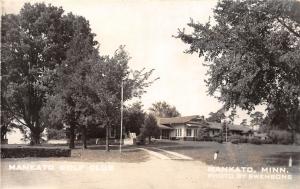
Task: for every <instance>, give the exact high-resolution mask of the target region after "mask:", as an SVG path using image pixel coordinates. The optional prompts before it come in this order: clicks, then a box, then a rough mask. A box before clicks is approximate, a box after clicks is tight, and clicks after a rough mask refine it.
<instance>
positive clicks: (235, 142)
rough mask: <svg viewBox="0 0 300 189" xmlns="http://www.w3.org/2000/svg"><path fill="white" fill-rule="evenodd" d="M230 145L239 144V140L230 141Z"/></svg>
mask: <svg viewBox="0 0 300 189" xmlns="http://www.w3.org/2000/svg"><path fill="white" fill-rule="evenodd" d="M231 143H232V144H238V143H240V140H239V139H232V140H231Z"/></svg>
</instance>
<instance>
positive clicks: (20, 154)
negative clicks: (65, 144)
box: [1, 146, 71, 158]
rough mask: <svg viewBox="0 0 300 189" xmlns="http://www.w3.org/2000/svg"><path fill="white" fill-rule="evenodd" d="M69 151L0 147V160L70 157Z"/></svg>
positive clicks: (66, 149) (62, 149) (65, 149)
mask: <svg viewBox="0 0 300 189" xmlns="http://www.w3.org/2000/svg"><path fill="white" fill-rule="evenodd" d="M70 156H71V150H70V149H68V148H54V147H30V146H22V147H1V158H24V157H70Z"/></svg>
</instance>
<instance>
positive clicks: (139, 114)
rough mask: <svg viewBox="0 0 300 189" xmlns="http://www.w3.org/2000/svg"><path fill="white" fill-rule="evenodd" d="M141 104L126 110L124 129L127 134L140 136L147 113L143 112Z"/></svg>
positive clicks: (133, 105) (137, 103) (132, 105)
mask: <svg viewBox="0 0 300 189" xmlns="http://www.w3.org/2000/svg"><path fill="white" fill-rule="evenodd" d="M142 108H143V105H142V103H141V102H136V103H133V104H131V105H130V106H128V107H126V108H125V109H124V127H125V131H126V132H132V133H136V135H139V134H140V129H141V127H142V126H143V123H144V120H145V116H146V114H145V112H144V111H143V109H142Z"/></svg>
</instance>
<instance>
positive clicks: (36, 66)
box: [1, 3, 96, 143]
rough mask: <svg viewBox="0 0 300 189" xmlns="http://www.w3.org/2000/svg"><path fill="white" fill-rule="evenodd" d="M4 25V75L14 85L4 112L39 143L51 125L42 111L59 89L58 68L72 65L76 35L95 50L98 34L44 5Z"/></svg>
mask: <svg viewBox="0 0 300 189" xmlns="http://www.w3.org/2000/svg"><path fill="white" fill-rule="evenodd" d="M1 24H2V25H1V26H2V27H1V34H2V37H1V44H2V49H1V50H2V53H1V59H2V66H3V68H4V69H3V71H2V74H3V77H4V78H5V80H6V81H7V83H8V84H7V90H6V95H5V97H4V99H3V101H2V103H3V108H4V109H6V110H7V111H10V112H11V114H12V115H13V116H14V119H16V120H17V121H18V122H19V123H20V124H22V125H23V126H25V127H28V128H29V129H30V131H31V141H32V142H33V143H39V139H40V134H41V133H42V132H43V130H44V128H45V126H46V125H45V123H44V121H43V120H42V119H41V109H42V108H43V106H44V104H45V103H46V95H47V94H50V93H52V90H53V87H54V86H55V79H54V78H53V75H55V72H56V71H57V70H56V68H57V66H62V64H63V63H64V61H65V60H66V57H67V51H68V50H69V48H70V46H71V43H73V41H74V36H80V37H81V38H82V39H83V38H84V39H85V40H88V41H89V42H90V43H91V44H93V45H95V44H96V42H95V41H94V39H93V37H94V34H93V33H91V29H90V27H89V24H88V22H87V21H86V20H85V19H84V18H83V17H80V16H74V15H73V14H71V13H69V14H67V15H66V14H64V10H63V9H62V8H61V7H55V6H52V5H45V4H44V3H36V4H33V5H31V4H29V3H26V4H25V5H24V6H23V8H22V9H21V11H20V13H19V14H17V15H13V14H8V15H3V16H2V23H1ZM82 50H85V49H82ZM1 83H3V82H2V80H1Z"/></svg>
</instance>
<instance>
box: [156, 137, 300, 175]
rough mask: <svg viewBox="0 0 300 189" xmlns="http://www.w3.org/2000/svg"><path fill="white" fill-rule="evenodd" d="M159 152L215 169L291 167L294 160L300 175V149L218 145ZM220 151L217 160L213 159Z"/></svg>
mask: <svg viewBox="0 0 300 189" xmlns="http://www.w3.org/2000/svg"><path fill="white" fill-rule="evenodd" d="M160 148H162V149H165V150H170V151H174V152H177V153H181V154H184V155H187V156H190V157H192V158H193V159H194V160H199V161H202V162H205V163H206V164H208V165H214V166H249V167H253V168H260V167H267V166H273V167H279V166H284V167H287V166H288V161H289V158H290V157H292V159H293V168H292V169H295V170H294V171H297V170H298V172H299V171H300V169H299V168H300V146H295V145H274V144H263V145H254V144H231V143H223V144H220V143H216V142H188V141H184V142H178V145H166V146H161V147H160ZM216 151H219V154H218V158H217V160H214V159H213V155H214V153H215V152H216Z"/></svg>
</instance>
